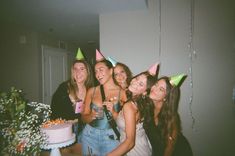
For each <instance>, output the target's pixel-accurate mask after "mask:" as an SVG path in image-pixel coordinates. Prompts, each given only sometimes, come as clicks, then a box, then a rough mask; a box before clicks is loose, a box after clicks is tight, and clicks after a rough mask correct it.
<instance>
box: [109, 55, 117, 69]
mask: <svg viewBox="0 0 235 156" xmlns="http://www.w3.org/2000/svg"><path fill="white" fill-rule="evenodd" d="M108 60H109V61H110V62H111V63H112V65H113V67H115V66H116V64H117V61H115V60H114V59H113V58H112V57H108Z"/></svg>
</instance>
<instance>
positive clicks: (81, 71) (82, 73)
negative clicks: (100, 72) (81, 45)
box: [72, 62, 88, 83]
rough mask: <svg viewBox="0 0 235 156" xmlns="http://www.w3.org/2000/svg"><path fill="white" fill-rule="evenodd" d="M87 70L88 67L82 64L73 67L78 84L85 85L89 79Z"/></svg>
mask: <svg viewBox="0 0 235 156" xmlns="http://www.w3.org/2000/svg"><path fill="white" fill-rule="evenodd" d="M87 75H88V73H87V69H86V66H85V65H84V64H83V63H81V62H78V63H75V64H74V65H73V67H72V76H73V78H74V80H75V81H76V83H84V82H85V81H86V79H87Z"/></svg>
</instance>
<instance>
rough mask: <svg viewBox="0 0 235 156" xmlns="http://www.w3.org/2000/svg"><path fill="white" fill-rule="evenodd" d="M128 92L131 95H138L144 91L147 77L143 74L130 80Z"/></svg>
mask: <svg viewBox="0 0 235 156" xmlns="http://www.w3.org/2000/svg"><path fill="white" fill-rule="evenodd" d="M128 89H129V91H131V92H132V94H133V95H139V94H142V93H144V92H145V91H146V89H147V77H146V75H144V74H141V75H139V76H137V77H135V78H133V79H132V80H131V83H130V85H129V87H128Z"/></svg>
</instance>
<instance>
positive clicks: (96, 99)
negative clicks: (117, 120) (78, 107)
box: [82, 59, 126, 156]
mask: <svg viewBox="0 0 235 156" xmlns="http://www.w3.org/2000/svg"><path fill="white" fill-rule="evenodd" d="M112 74H113V66H112V64H111V62H109V61H108V60H105V59H104V60H101V61H98V62H96V64H95V77H96V79H97V80H98V82H99V83H100V85H98V86H96V87H93V88H90V89H89V90H88V92H87V96H86V99H85V109H84V112H83V113H82V118H83V121H84V122H86V123H87V124H86V126H85V128H84V131H83V134H82V153H83V155H99V156H103V155H106V154H107V153H108V152H110V151H112V150H113V149H114V148H116V147H117V145H118V144H119V141H118V140H117V137H116V134H115V133H114V131H113V129H112V127H111V125H110V124H109V122H108V120H107V117H106V115H105V113H104V112H102V111H101V114H99V113H98V110H99V109H100V108H103V103H106V105H107V108H108V110H109V112H108V113H109V114H111V115H112V116H114V117H115V116H117V114H118V112H119V111H120V108H121V106H122V103H121V101H126V95H125V92H124V90H123V89H121V88H120V87H119V86H118V85H116V84H115V83H114V80H113V77H112ZM101 85H102V86H103V89H104V93H105V97H106V102H104V101H103V100H102V96H101V90H100V88H101Z"/></svg>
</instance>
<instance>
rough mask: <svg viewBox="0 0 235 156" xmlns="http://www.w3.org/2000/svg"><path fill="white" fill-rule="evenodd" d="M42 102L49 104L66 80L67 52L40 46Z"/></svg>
mask: <svg viewBox="0 0 235 156" xmlns="http://www.w3.org/2000/svg"><path fill="white" fill-rule="evenodd" d="M41 49H42V101H43V103H45V104H49V105H50V104H51V99H52V96H53V94H54V92H55V91H56V89H57V88H58V86H59V85H60V83H62V82H63V81H65V80H67V78H68V51H66V50H64V49H59V48H53V47H49V46H45V45H42V46H41Z"/></svg>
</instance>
